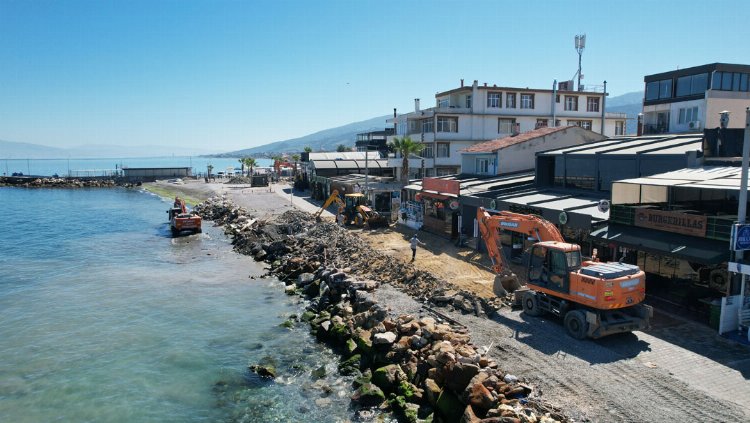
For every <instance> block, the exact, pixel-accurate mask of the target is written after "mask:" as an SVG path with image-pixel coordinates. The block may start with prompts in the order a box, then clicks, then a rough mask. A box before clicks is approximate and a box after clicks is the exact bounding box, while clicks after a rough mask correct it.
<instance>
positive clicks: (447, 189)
mask: <svg viewBox="0 0 750 423" xmlns="http://www.w3.org/2000/svg"><path fill="white" fill-rule="evenodd" d="M422 189H423V190H425V191H435V192H438V193H440V194H453V195H459V193H460V192H461V185H460V183H459V182H458V181H455V180H446V179H438V178H422Z"/></svg>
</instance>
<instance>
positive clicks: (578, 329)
mask: <svg viewBox="0 0 750 423" xmlns="http://www.w3.org/2000/svg"><path fill="white" fill-rule="evenodd" d="M564 324H565V331H566V332H568V335H570V336H572V337H573V338H575V339H586V334H587V333H588V331H589V323H588V322H587V321H586V315H585V314H583V312H582V311H581V310H571V311H569V312H567V313H566V314H565V320H564Z"/></svg>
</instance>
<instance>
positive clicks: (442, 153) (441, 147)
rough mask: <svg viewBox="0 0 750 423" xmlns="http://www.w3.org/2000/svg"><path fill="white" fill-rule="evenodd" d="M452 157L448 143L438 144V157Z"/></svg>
mask: <svg viewBox="0 0 750 423" xmlns="http://www.w3.org/2000/svg"><path fill="white" fill-rule="evenodd" d="M450 156H451V148H450V144H449V143H447V142H439V143H437V157H450Z"/></svg>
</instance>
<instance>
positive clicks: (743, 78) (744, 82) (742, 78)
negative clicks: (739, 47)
mask: <svg viewBox="0 0 750 423" xmlns="http://www.w3.org/2000/svg"><path fill="white" fill-rule="evenodd" d="M747 80H748V75H747V74H746V73H743V74H741V75H740V91H747V90H748V81H747Z"/></svg>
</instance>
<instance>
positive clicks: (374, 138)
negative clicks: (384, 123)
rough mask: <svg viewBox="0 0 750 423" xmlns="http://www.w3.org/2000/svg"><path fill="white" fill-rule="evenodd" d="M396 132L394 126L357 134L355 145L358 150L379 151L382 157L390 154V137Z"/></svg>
mask: <svg viewBox="0 0 750 423" xmlns="http://www.w3.org/2000/svg"><path fill="white" fill-rule="evenodd" d="M393 134H395V129H394V128H386V129H384V130H382V131H370V132H363V133H360V134H357V141H355V143H354V146H355V148H356V150H357V151H377V152H379V153H380V155H381V156H382V157H386V156H387V155H388V137H389V136H393Z"/></svg>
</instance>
